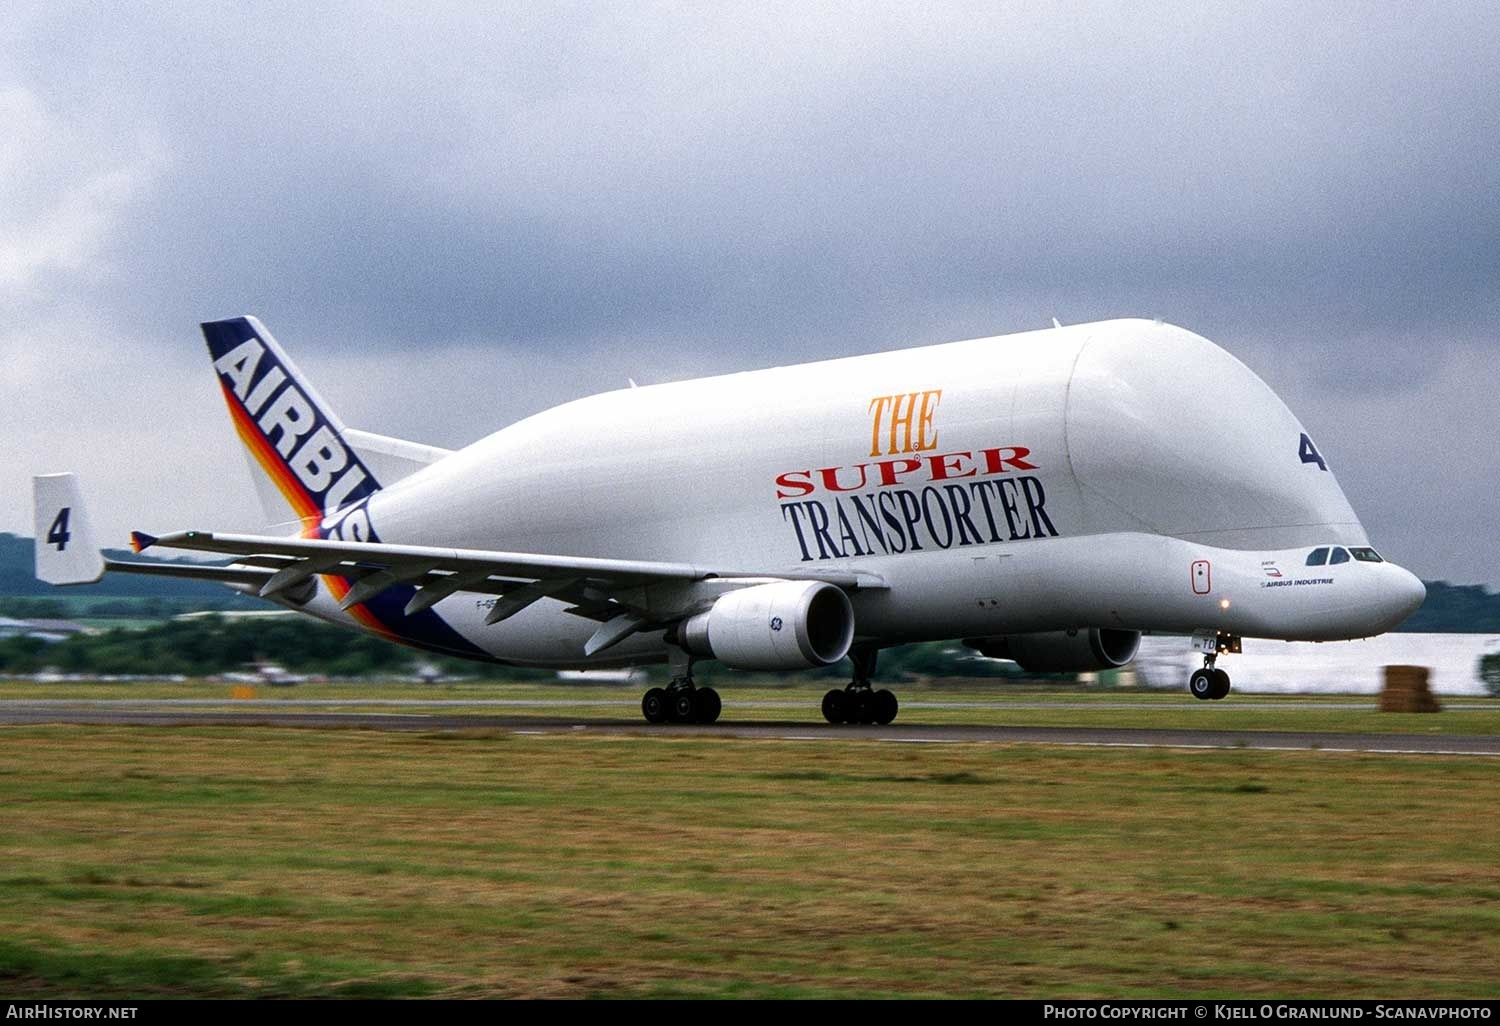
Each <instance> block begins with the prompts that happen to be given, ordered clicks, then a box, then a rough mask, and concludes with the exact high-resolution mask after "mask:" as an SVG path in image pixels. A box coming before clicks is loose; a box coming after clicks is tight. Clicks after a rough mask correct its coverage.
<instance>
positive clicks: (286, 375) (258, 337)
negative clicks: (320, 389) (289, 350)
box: [202, 317, 380, 524]
mask: <svg viewBox="0 0 1500 1026" xmlns="http://www.w3.org/2000/svg"><path fill="white" fill-rule="evenodd" d="M202 327H203V337H204V339H205V340H206V341H207V342H208V352H209V355H210V356H212V357H213V361H214V370H215V371H216V372H217V373H218V375H219V384H220V386H221V387H222V388H223V390H224V401H225V402H226V403H227V404H228V405H229V415H230V418H231V419H232V420H233V421H234V429H235V433H236V434H238V435H239V437H240V441H241V442H242V443H243V444H244V446H245V454H246V458H247V459H248V460H249V462H250V473H251V476H252V477H254V479H255V488H256V492H257V493H258V494H259V496H260V501H261V506H262V508H263V509H264V510H265V514H266V517H267V519H268V521H270V522H271V523H284V522H287V521H292V520H299V521H302V522H303V523H304V524H309V523H311V524H316V523H317V522H318V521H320V520H322V518H323V517H324V516H325V515H327V514H329V513H332V512H334V511H335V510H337V509H339V508H340V507H343V506H348V505H350V504H352V503H355V502H358V501H359V500H361V499H364V498H368V497H369V496H370V495H373V494H374V493H375V492H377V491H379V490H380V482H379V481H377V480H376V479H375V475H374V473H373V472H372V471H371V469H370V468H369V466H367V465H366V464H365V463H364V461H362V460H361V459H360V457H359V453H358V452H357V451H356V450H355V448H354V446H352V445H350V444H349V442H348V440H347V439H346V438H345V433H346V429H345V427H344V424H343V422H342V421H340V420H339V419H338V417H337V416H336V415H335V414H334V412H333V410H332V408H331V407H329V405H328V403H327V402H325V401H324V400H323V397H322V396H320V395H318V393H317V392H316V391H315V390H314V389H313V387H312V385H311V384H310V383H309V382H308V381H307V379H306V378H304V377H303V376H302V374H301V373H300V372H299V371H298V370H297V368H296V366H295V365H294V364H293V363H292V361H291V360H290V359H289V358H288V357H287V355H286V353H285V352H283V351H282V349H281V347H280V346H279V345H277V344H276V340H275V339H274V338H272V337H271V333H270V332H268V331H267V330H266V329H265V327H264V326H263V325H262V324H261V323H260V321H258V320H256V319H255V318H254V317H235V318H231V319H230V320H227V321H209V322H207V323H205V324H204V325H203V326H202Z"/></svg>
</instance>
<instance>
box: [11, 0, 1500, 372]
mask: <svg viewBox="0 0 1500 1026" xmlns="http://www.w3.org/2000/svg"><path fill="white" fill-rule="evenodd" d="M793 11H794V9H790V8H789V9H787V10H783V11H782V12H780V14H781V15H782V17H779V18H778V17H774V16H770V15H769V14H768V15H767V16H764V17H757V18H751V17H749V16H745V15H741V16H736V15H733V14H728V13H723V14H704V13H701V12H698V13H695V12H682V11H670V10H656V9H650V10H642V9H636V10H634V11H633V12H632V13H630V14H629V15H621V16H618V17H608V16H604V15H602V14H601V13H600V12H598V11H597V10H595V9H594V8H592V7H589V6H584V7H579V8H572V9H568V8H564V9H562V10H560V11H556V12H551V13H550V14H549V15H548V16H546V17H536V18H531V19H519V18H516V17H501V16H497V15H495V14H494V13H493V12H490V11H488V10H487V9H485V8H480V9H478V10H474V11H462V10H460V11H451V10H450V11H448V12H447V13H446V14H442V15H439V16H436V17H433V18H427V17H422V18H414V19H411V20H410V21H405V22H400V21H392V20H389V16H388V15H380V16H372V14H371V12H370V11H369V10H367V9H365V8H362V7H355V8H351V9H346V10H343V11H339V12H328V13H325V14H323V15H322V16H321V17H316V16H315V17H312V18H311V20H310V21H309V20H307V16H303V15H300V14H291V13H287V14H286V16H284V17H272V18H269V19H267V18H263V17H262V16H260V15H258V14H257V15H253V16H240V17H236V16H234V15H233V14H232V13H227V12H219V15H218V16H212V17H211V16H205V15H199V16H198V17H197V18H196V19H192V20H189V21H187V22H186V23H184V21H183V20H182V19H180V18H179V17H177V16H176V15H172V16H170V17H166V16H164V17H159V18H156V19H150V20H148V21H146V22H144V23H132V24H126V25H122V26H119V28H121V29H122V30H123V31H122V32H120V33H114V32H110V33H104V32H97V31H96V32H94V33H91V34H90V33H84V36H85V39H86V42H87V43H88V44H90V45H91V47H92V50H93V52H92V54H90V55H89V57H90V58H92V59H90V60H89V63H90V64H94V65H96V66H97V65H102V64H113V65H115V68H116V70H115V71H114V72H113V73H112V74H113V75H114V76H116V77H118V78H119V79H121V83H120V89H119V91H118V94H117V95H115V96H112V97H111V98H110V103H123V104H125V105H127V110H129V111H133V112H134V113H135V114H136V115H138V116H140V117H142V118H149V119H151V120H152V121H153V122H154V123H155V125H156V126H157V128H158V130H159V131H161V132H163V133H164V134H166V135H167V136H168V137H169V138H170V139H171V142H172V149H173V152H174V165H173V170H172V180H171V183H170V186H169V187H168V188H166V189H163V190H161V191H159V192H158V193H157V194H156V196H155V197H154V202H153V203H152V204H151V206H150V207H149V208H148V209H145V210H143V211H142V212H141V213H142V216H140V217H139V218H138V219H137V220H136V221H135V222H134V224H133V225H132V227H131V229H130V230H129V231H128V232H127V233H126V234H125V236H124V237H123V238H122V241H121V243H120V244H121V246H122V247H123V250H124V251H125V252H127V253H129V254H130V255H131V256H132V258H133V259H132V265H133V267H136V268H139V269H140V270H141V271H142V272H143V273H142V274H141V275H140V276H139V281H140V283H141V287H140V288H139V290H138V291H137V292H136V294H135V299H136V301H137V303H138V305H139V307H140V309H139V310H138V315H140V316H142V317H143V318H149V317H150V316H152V311H155V310H159V309H161V308H163V307H165V308H169V309H179V310H187V309H196V308H200V307H201V304H202V303H203V302H204V297H218V296H223V297H226V299H225V300H224V301H228V302H232V299H231V298H230V297H239V296H249V297H252V298H253V299H255V300H259V301H261V302H263V303H272V304H277V305H285V306H292V307H294V308H295V313H294V316H295V317H296V318H297V319H298V320H299V321H302V320H305V321H306V322H308V323H314V322H320V321H322V322H326V321H328V320H330V319H343V318H350V317H358V318H360V319H362V320H364V321H366V322H367V323H368V324H370V325H371V328H372V334H373V335H374V336H375V337H378V338H384V339H388V340H391V341H392V342H393V343H395V344H399V340H402V339H411V340H418V339H422V338H431V337H439V338H449V337H474V336H488V337H493V338H497V339H513V340H537V341H546V342H548V343H552V344H566V343H567V342H568V340H587V339H592V338H594V337H597V336H598V335H599V334H600V333H601V332H608V331H616V332H620V333H626V334H628V333H633V332H637V331H641V330H651V329H653V328H655V327H661V326H671V327H674V328H676V327H681V326H683V325H684V324H694V325H696V327H697V328H698V330H699V331H704V332H709V333H712V334H714V335H716V336H718V337H721V338H723V339H725V340H726V341H737V340H741V339H744V338H749V337H754V338H760V339H766V340H767V342H766V343H765V345H766V346H767V348H768V349H770V348H774V347H775V345H776V340H778V339H782V338H788V337H790V338H792V339H800V337H801V335H802V332H801V331H800V330H799V329H798V328H797V327H796V326H797V325H818V326H823V327H825V328H827V327H833V328H835V330H837V326H838V325H847V328H845V329H844V333H845V334H846V335H847V337H844V338H835V339H831V340H830V342H829V344H831V345H833V346H836V347H847V346H849V345H855V346H857V345H858V344H859V339H861V338H863V337H865V336H866V334H867V332H869V331H870V330H872V329H873V330H877V331H878V330H879V326H880V325H881V324H883V323H887V322H890V321H895V322H896V323H897V325H898V327H899V329H900V330H910V328H911V327H912V326H910V325H908V324H905V323H902V322H904V321H907V320H908V319H911V314H910V311H911V308H912V306H913V304H916V305H918V306H922V307H929V308H932V309H934V310H941V309H942V308H943V307H944V306H945V305H947V304H949V303H951V302H954V301H958V302H966V303H968V302H973V301H974V300H976V299H978V300H980V301H981V303H983V302H989V303H993V304H996V305H998V306H1001V307H1004V306H1008V305H1010V304H1011V303H1013V302H1014V301H1016V300H1018V299H1021V300H1024V299H1027V298H1029V297H1033V296H1037V295H1048V294H1054V293H1055V294H1058V295H1061V296H1074V297H1077V300H1076V301H1075V304H1074V305H1075V307H1076V306H1082V307H1083V309H1078V310H1076V313H1075V315H1076V316H1078V317H1083V316H1092V315H1094V314H1096V313H1104V312H1137V311H1144V310H1146V309H1150V308H1161V307H1163V306H1164V305H1167V304H1170V305H1171V307H1172V309H1171V310H1170V311H1165V312H1170V313H1172V314H1173V315H1174V316H1176V315H1177V311H1178V310H1180V309H1186V310H1188V311H1191V312H1192V313H1198V312H1200V311H1202V312H1203V313H1204V314H1205V315H1207V316H1208V317H1209V318H1210V319H1213V320H1218V319H1219V318H1216V317H1214V316H1213V314H1214V312H1215V311H1218V310H1225V309H1227V310H1228V311H1230V316H1231V317H1232V318H1233V319H1234V320H1236V321H1237V320H1238V319H1239V318H1246V317H1248V318H1254V319H1255V321H1256V323H1263V322H1264V320H1265V319H1266V318H1267V317H1268V316H1269V317H1271V318H1272V319H1274V320H1284V321H1285V322H1287V323H1292V324H1295V323H1297V322H1299V321H1304V320H1319V321H1325V320H1331V321H1333V322H1335V323H1338V324H1339V325H1341V326H1343V327H1344V328H1345V329H1346V330H1351V331H1354V332H1356V333H1358V332H1359V331H1361V330H1363V329H1366V328H1368V327H1371V326H1380V327H1382V328H1385V327H1390V326H1392V325H1394V326H1396V327H1397V328H1398V329H1399V328H1401V327H1402V326H1404V325H1407V324H1413V323H1428V322H1431V321H1433V320H1434V319H1436V320H1439V321H1444V322H1446V321H1451V320H1452V319H1454V318H1474V317H1475V316H1476V315H1477V316H1483V317H1484V318H1486V319H1488V318H1489V317H1490V316H1492V315H1493V313H1494V298H1493V295H1492V293H1493V288H1492V287H1491V286H1493V285H1494V284H1495V275H1494V271H1493V270H1492V269H1493V268H1494V267H1496V266H1500V265H1497V263H1496V260H1495V258H1496V257H1497V256H1500V253H1497V252H1496V248H1497V242H1500V223H1497V216H1500V215H1497V213H1496V208H1495V205H1494V204H1493V203H1492V202H1489V195H1490V188H1491V184H1492V182H1493V180H1494V176H1493V173H1492V172H1491V171H1490V169H1491V168H1493V167H1495V166H1496V161H1497V158H1500V132H1497V131H1496V129H1497V123H1496V121H1497V119H1496V115H1495V113H1494V110H1495V108H1494V105H1493V103H1492V102H1491V97H1492V96H1493V95H1494V86H1495V85H1496V84H1497V82H1496V79H1495V72H1494V71H1493V70H1492V68H1493V61H1491V60H1490V59H1489V58H1490V57H1491V56H1492V55H1493V53H1495V52H1497V47H1496V43H1497V42H1500V38H1497V32H1496V21H1497V19H1496V17H1495V16H1493V15H1491V14H1488V13H1485V10H1484V8H1475V9H1472V10H1468V11H1462V10H1458V11H1452V10H1444V11H1433V10H1429V9H1428V8H1427V7H1421V6H1411V7H1406V8H1400V7H1397V6H1396V5H1378V6H1371V7H1370V8H1368V9H1366V10H1363V11H1359V10H1347V11H1344V12H1342V13H1341V14H1339V15H1338V16H1333V15H1329V14H1324V15H1316V14H1314V15H1307V14H1306V13H1303V12H1298V11H1297V10H1296V9H1287V10H1281V11H1278V10H1274V9H1272V10H1258V11H1255V12H1251V13H1241V9H1240V8H1239V7H1238V6H1236V7H1234V8H1229V9H1225V10H1221V11H1217V12H1215V11H1212V10H1205V9H1202V8H1200V7H1198V6H1196V5H1195V6H1194V7H1192V8H1191V9H1177V8H1173V7H1167V8H1163V9H1157V10H1148V9H1146V8H1141V7H1121V8H1117V9H1115V10H1113V11H1110V10H1109V9H1107V8H1104V9H1101V8H1097V7H1095V6H1094V5H1088V6H1084V7H1080V8H1078V9H1077V10H1076V11H1074V12H1073V14H1072V15H1071V16H1069V15H1067V14H1064V15H1062V16H1057V15H1056V14H1055V13H1054V14H1049V15H1047V16H1046V17H1045V18H1024V17H1013V16H1008V15H1005V14H997V13H995V12H993V11H986V10H982V9H980V10H974V9H964V10H956V11H954V10H948V11H940V12H936V13H930V14H928V13H920V14H919V13H916V12H910V11H908V12H901V11H900V10H899V9H891V8H871V9H866V10H862V11H859V12H854V13H849V14H835V13H833V12H824V13H823V14H821V15H807V14H801V15H796V14H794V13H793ZM90 17H92V15H81V16H80V17H79V18H78V19H76V20H75V21H70V22H67V23H66V24H67V26H68V28H67V30H64V29H62V28H61V27H56V26H55V27H54V29H53V33H52V34H53V36H54V38H57V39H59V40H60V39H62V38H66V37H68V36H69V34H70V32H71V31H72V30H73V29H74V28H76V27H77V25H76V22H77V21H81V20H87V19H88V18H90ZM55 56H56V55H55V54H49V53H43V54H38V55H37V57H38V59H37V60H36V61H35V62H34V65H33V70H34V71H35V72H36V73H37V74H38V75H39V76H41V77H43V78H46V77H48V75H49V74H50V75H51V76H55V77H56V78H57V79H58V80H59V81H60V79H61V76H62V74H64V73H66V72H65V71H62V70H60V69H56V68H54V69H51V70H50V72H49V69H48V68H46V67H43V64H44V63H45V61H47V60H50V59H52V58H54V57H55ZM105 83H106V84H105V85H104V86H103V88H112V85H113V84H112V83H110V81H109V76H108V75H107V76H106V78H105ZM72 88H73V89H74V90H78V89H79V87H78V86H73V87H72ZM84 88H87V87H84ZM79 99H80V100H81V101H82V102H84V103H86V104H104V99H103V98H102V97H100V96H98V95H94V96H80V97H79ZM106 106H107V105H106ZM1039 315H1040V311H1039ZM938 316H940V317H941V314H939V315H938ZM916 319H917V320H920V317H918V318H916ZM1235 326H1237V325H1235ZM1003 327H1005V325H979V324H976V325H975V329H976V330H980V331H984V330H996V329H998V328H1003Z"/></svg>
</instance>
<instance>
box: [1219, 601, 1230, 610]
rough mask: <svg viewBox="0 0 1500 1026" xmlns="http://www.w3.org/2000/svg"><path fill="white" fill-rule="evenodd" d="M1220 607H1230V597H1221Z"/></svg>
mask: <svg viewBox="0 0 1500 1026" xmlns="http://www.w3.org/2000/svg"><path fill="white" fill-rule="evenodd" d="M1219 608H1220V609H1228V608H1229V600H1228V599H1219Z"/></svg>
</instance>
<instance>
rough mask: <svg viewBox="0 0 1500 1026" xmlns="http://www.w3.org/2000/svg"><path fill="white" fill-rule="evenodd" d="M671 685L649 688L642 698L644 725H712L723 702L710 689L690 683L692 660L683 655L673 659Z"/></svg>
mask: <svg viewBox="0 0 1500 1026" xmlns="http://www.w3.org/2000/svg"><path fill="white" fill-rule="evenodd" d="M672 674H673V676H672V682H671V683H670V684H668V685H667V686H666V687H664V688H652V689H651V690H650V691H647V692H646V694H645V695H643V696H642V697H641V715H642V716H644V717H646V722H647V723H712V722H714V721H715V720H717V719H718V718H719V713H720V712H721V711H722V710H723V708H724V703H723V702H721V701H720V700H719V693H718V692H717V691H715V690H714V689H713V688H700V687H698V686H697V685H696V684H694V683H693V660H692V658H691V657H689V656H687V655H686V654H685V653H684V655H683V657H682V658H681V659H677V658H674V659H673V660H672Z"/></svg>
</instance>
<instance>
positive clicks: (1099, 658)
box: [964, 627, 1141, 673]
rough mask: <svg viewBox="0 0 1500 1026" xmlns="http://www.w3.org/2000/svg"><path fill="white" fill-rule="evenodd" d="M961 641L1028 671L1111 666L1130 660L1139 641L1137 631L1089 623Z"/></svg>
mask: <svg viewBox="0 0 1500 1026" xmlns="http://www.w3.org/2000/svg"><path fill="white" fill-rule="evenodd" d="M964 644H965V645H967V646H969V647H970V648H972V649H977V650H978V651H979V654H980V655H985V656H989V657H990V658H991V659H1010V660H1013V661H1014V662H1015V663H1016V664H1017V665H1018V666H1020V667H1021V669H1023V670H1030V671H1031V672H1032V673H1085V672H1089V671H1092V670H1113V669H1115V668H1116V667H1120V666H1124V665H1125V664H1126V663H1128V662H1130V661H1131V660H1132V659H1134V658H1135V652H1136V649H1138V648H1139V647H1140V645H1141V632H1140V631H1123V630H1120V629H1119V628H1117V627H1091V628H1089V629H1087V630H1070V631H1044V632H1040V633H1036V634H1008V635H1005V636H1003V637H999V638H969V639H967V640H966V641H965V642H964Z"/></svg>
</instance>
